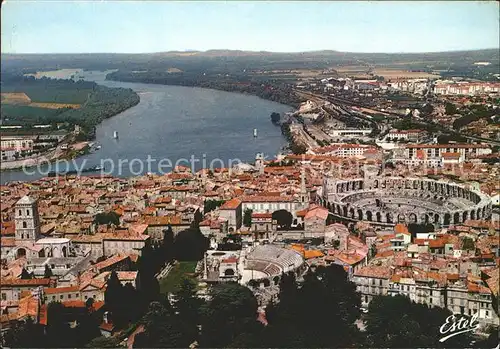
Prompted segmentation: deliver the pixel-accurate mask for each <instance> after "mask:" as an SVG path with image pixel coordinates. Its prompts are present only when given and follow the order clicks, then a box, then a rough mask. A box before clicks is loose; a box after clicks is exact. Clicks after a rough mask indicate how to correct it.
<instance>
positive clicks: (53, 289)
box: [43, 286, 80, 294]
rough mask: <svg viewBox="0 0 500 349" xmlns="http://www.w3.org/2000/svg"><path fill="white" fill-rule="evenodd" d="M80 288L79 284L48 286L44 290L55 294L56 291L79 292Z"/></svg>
mask: <svg viewBox="0 0 500 349" xmlns="http://www.w3.org/2000/svg"><path fill="white" fill-rule="evenodd" d="M79 290H80V289H79V287H78V286H68V287H47V288H44V290H43V292H44V293H45V294H54V293H67V292H78V291H79Z"/></svg>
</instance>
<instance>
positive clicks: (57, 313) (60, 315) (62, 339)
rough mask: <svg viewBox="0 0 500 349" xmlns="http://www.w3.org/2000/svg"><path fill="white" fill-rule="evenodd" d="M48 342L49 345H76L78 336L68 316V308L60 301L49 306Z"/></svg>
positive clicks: (53, 346)
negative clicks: (75, 334) (76, 336)
mask: <svg viewBox="0 0 500 349" xmlns="http://www.w3.org/2000/svg"><path fill="white" fill-rule="evenodd" d="M46 332H47V343H48V346H49V347H52V348H60V347H75V346H76V338H75V336H74V332H73V331H72V329H71V328H70V326H69V323H68V320H67V318H66V309H65V308H64V306H63V305H62V304H61V303H59V302H52V303H49V305H48V307H47V328H46Z"/></svg>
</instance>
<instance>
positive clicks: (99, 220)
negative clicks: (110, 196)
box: [94, 211, 120, 226]
mask: <svg viewBox="0 0 500 349" xmlns="http://www.w3.org/2000/svg"><path fill="white" fill-rule="evenodd" d="M94 223H96V224H99V225H110V224H114V225H115V226H119V225H120V216H119V215H118V213H116V212H114V211H111V212H103V213H98V214H96V216H95V218H94Z"/></svg>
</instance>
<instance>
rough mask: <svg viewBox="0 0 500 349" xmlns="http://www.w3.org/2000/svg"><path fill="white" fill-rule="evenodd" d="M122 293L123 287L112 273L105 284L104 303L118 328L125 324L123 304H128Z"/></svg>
mask: <svg viewBox="0 0 500 349" xmlns="http://www.w3.org/2000/svg"><path fill="white" fill-rule="evenodd" d="M123 296H124V292H123V286H122V284H121V282H120V280H119V279H118V275H117V274H116V271H114V270H113V271H112V272H111V274H110V276H109V279H108V281H107V283H106V291H105V292H104V302H105V303H106V307H107V308H108V309H109V311H110V312H111V318H112V320H113V323H114V324H115V326H117V327H120V326H122V325H124V324H125V322H126V318H125V311H124V308H125V303H126V302H129V301H130V300H129V299H125V298H124V297H123Z"/></svg>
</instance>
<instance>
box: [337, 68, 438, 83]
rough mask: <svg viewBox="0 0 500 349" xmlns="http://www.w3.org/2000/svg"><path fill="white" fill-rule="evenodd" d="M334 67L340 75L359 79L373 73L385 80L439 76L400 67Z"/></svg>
mask: <svg viewBox="0 0 500 349" xmlns="http://www.w3.org/2000/svg"><path fill="white" fill-rule="evenodd" d="M334 69H335V70H336V71H337V72H338V73H339V74H341V75H344V76H353V77H355V78H359V79H369V78H372V77H373V76H375V75H378V76H383V77H384V79H385V80H392V79H427V78H431V79H432V78H439V75H436V74H430V73H427V72H417V71H409V70H406V69H402V68H394V69H392V68H385V67H384V68H374V67H369V66H365V65H348V66H338V67H334Z"/></svg>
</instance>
